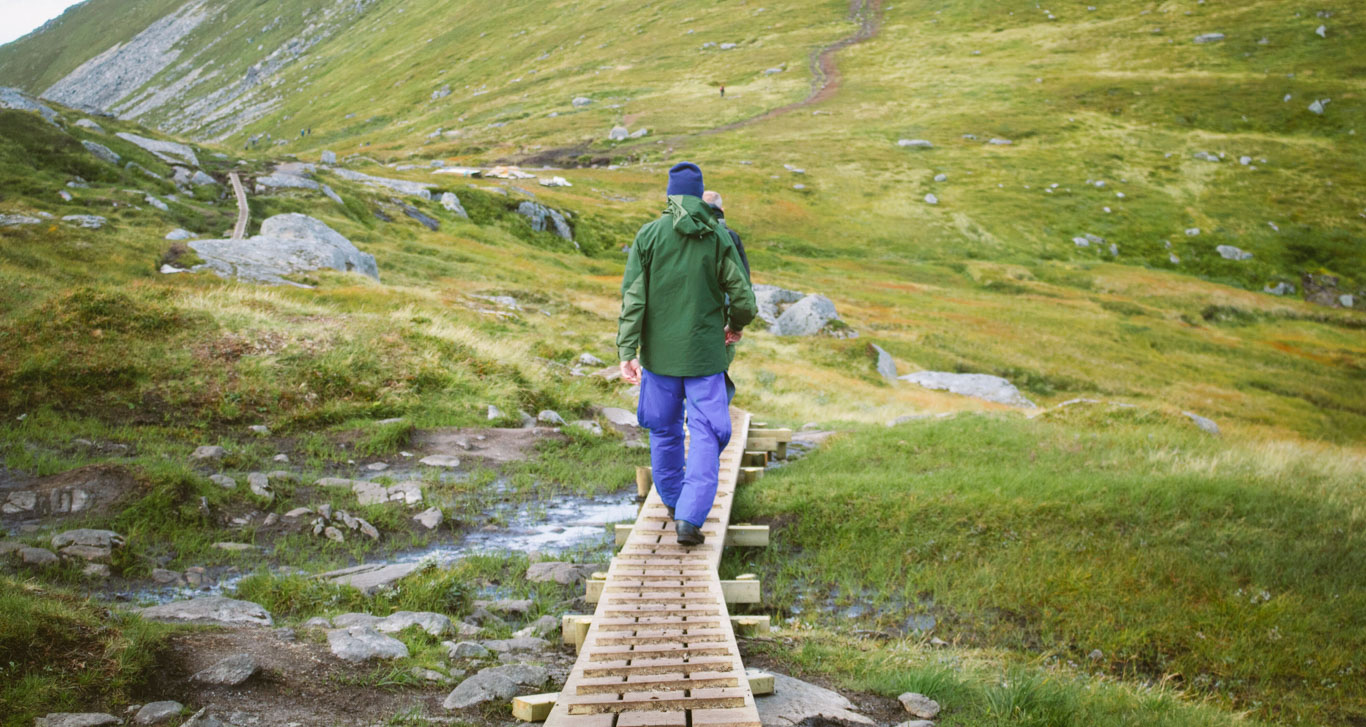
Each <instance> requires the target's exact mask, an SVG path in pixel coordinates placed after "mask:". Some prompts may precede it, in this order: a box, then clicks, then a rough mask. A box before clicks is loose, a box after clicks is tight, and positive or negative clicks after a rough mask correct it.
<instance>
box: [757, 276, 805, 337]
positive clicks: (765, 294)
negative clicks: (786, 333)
mask: <svg viewBox="0 0 1366 727" xmlns="http://www.w3.org/2000/svg"><path fill="white" fill-rule="evenodd" d="M803 297H805V295H804V294H802V293H798V292H797V291H795V290H787V289H784V288H779V287H777V286H775V285H764V284H762V283H758V284H755V286H754V301H755V303H756V304H757V305H758V308H759V312H758V317H759V318H760V319H761V320H763V321H764V322H765V323H767V324H768V325H769V326H772V325H773V324H775V323H777V322H778V317H779V316H781V315H782V313H783V311H784V310H786V307H787V306H788V305H790V304H792V303H796V302H797V301H799V300H801V299H802V298H803Z"/></svg>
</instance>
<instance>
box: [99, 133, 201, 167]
mask: <svg viewBox="0 0 1366 727" xmlns="http://www.w3.org/2000/svg"><path fill="white" fill-rule="evenodd" d="M115 136H117V137H119V138H120V139H123V140H124V141H127V142H130V143H132V144H134V145H137V146H140V147H142V148H143V149H146V150H147V151H149V152H152V155H153V156H155V157H156V158H158V159H160V160H162V161H164V162H166V163H167V164H189V165H190V166H192V167H198V166H199V157H198V156H196V155H195V153H194V149H191V148H190V147H188V146H185V145H184V144H177V143H176V142H174V141H161V140H160V139H148V138H147V137H145V136H138V135H137V134H131V133H129V132H127V131H120V132H119V133H117V134H115Z"/></svg>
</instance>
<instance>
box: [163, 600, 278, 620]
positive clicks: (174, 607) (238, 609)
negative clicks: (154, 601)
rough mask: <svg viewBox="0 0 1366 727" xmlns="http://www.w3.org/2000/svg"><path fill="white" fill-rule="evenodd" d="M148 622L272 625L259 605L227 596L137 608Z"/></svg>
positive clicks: (267, 613) (266, 612)
mask: <svg viewBox="0 0 1366 727" xmlns="http://www.w3.org/2000/svg"><path fill="white" fill-rule="evenodd" d="M136 613H138V614H139V615H140V616H142V617H143V618H145V619H147V620H149V621H171V622H177V623H196V624H217V625H220V626H273V625H274V621H273V620H272V619H271V617H270V613H269V612H268V611H266V609H264V608H262V607H261V605H260V604H257V603H252V602H251V601H239V600H237V599H235V598H227V597H225V596H204V597H202V598H192V599H189V600H187V601H172V602H170V603H163V604H161V605H159V606H152V607H150V608H142V609H137V611H136Z"/></svg>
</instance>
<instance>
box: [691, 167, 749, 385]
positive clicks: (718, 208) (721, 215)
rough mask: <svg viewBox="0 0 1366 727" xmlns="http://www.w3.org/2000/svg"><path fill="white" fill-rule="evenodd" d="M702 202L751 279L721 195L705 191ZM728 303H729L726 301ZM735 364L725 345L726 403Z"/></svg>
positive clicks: (731, 348) (742, 247) (731, 351)
mask: <svg viewBox="0 0 1366 727" xmlns="http://www.w3.org/2000/svg"><path fill="white" fill-rule="evenodd" d="M702 201H703V202H706V203H707V206H708V207H709V208H710V209H711V213H712V216H713V217H715V218H716V224H717V225H718V226H720V227H722V228H725V231H726V232H727V233H728V234H729V235H730V241H731V242H733V243H735V251H736V252H737V253H739V254H740V264H741V265H744V266H745V277H746V278H750V282H751V283H752V282H753V278H752V277H751V275H750V269H749V256H748V255H746V254H745V245H744V243H743V242H741V241H740V233H738V232H736V231H735V230H734V229H732V228H731V227H730V226H729V225H727V224H726V210H725V201H724V200H722V199H721V193H720V192H715V191H712V190H710V189H709V190H707V191H705V192H703V193H702ZM726 302H727V303H729V302H730V301H726ZM733 363H735V344H733V343H727V344H726V401H734V400H735V382H734V381H733V380H731V378H730V365H731V364H733Z"/></svg>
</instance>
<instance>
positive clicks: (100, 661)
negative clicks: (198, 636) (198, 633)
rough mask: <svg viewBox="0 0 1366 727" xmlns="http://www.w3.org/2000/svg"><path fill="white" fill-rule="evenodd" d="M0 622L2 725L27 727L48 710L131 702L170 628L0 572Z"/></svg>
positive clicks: (148, 675)
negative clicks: (0, 627) (112, 610)
mask: <svg viewBox="0 0 1366 727" xmlns="http://www.w3.org/2000/svg"><path fill="white" fill-rule="evenodd" d="M0 622H3V623H4V625H5V627H4V628H3V629H0V705H3V706H4V709H3V710H2V711H3V715H2V716H0V724H4V725H5V726H6V727H27V726H28V725H31V724H33V720H34V718H35V717H41V716H43V715H46V714H48V713H49V712H63V711H71V712H78V711H84V708H86V707H88V706H90V705H93V704H101V705H105V706H107V707H108V709H109V711H114V708H115V707H117V706H120V705H126V704H128V703H129V702H131V701H132V700H133V699H134V698H136V696H137V695H138V694H140V693H141V692H142V689H143V688H144V687H145V686H146V685H147V684H148V681H149V680H150V679H151V678H152V676H153V673H154V669H155V665H156V661H157V658H158V652H159V650H160V649H161V648H162V646H163V643H164V640H165V637H166V635H167V633H169V631H170V630H171V627H169V626H164V625H160V624H154V623H149V622H144V621H143V620H142V619H140V618H138V617H137V616H131V615H125V614H119V613H114V614H112V615H111V614H110V613H109V612H108V611H107V609H106V608H105V607H103V606H101V605H99V604H97V603H93V602H91V601H90V600H89V599H87V598H85V597H82V596H79V595H76V594H75V593H73V592H69V591H65V590H62V589H59V588H55V587H52V586H48V585H44V584H42V583H39V582H38V581H36V580H32V579H21V578H17V577H14V576H11V575H7V574H0Z"/></svg>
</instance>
